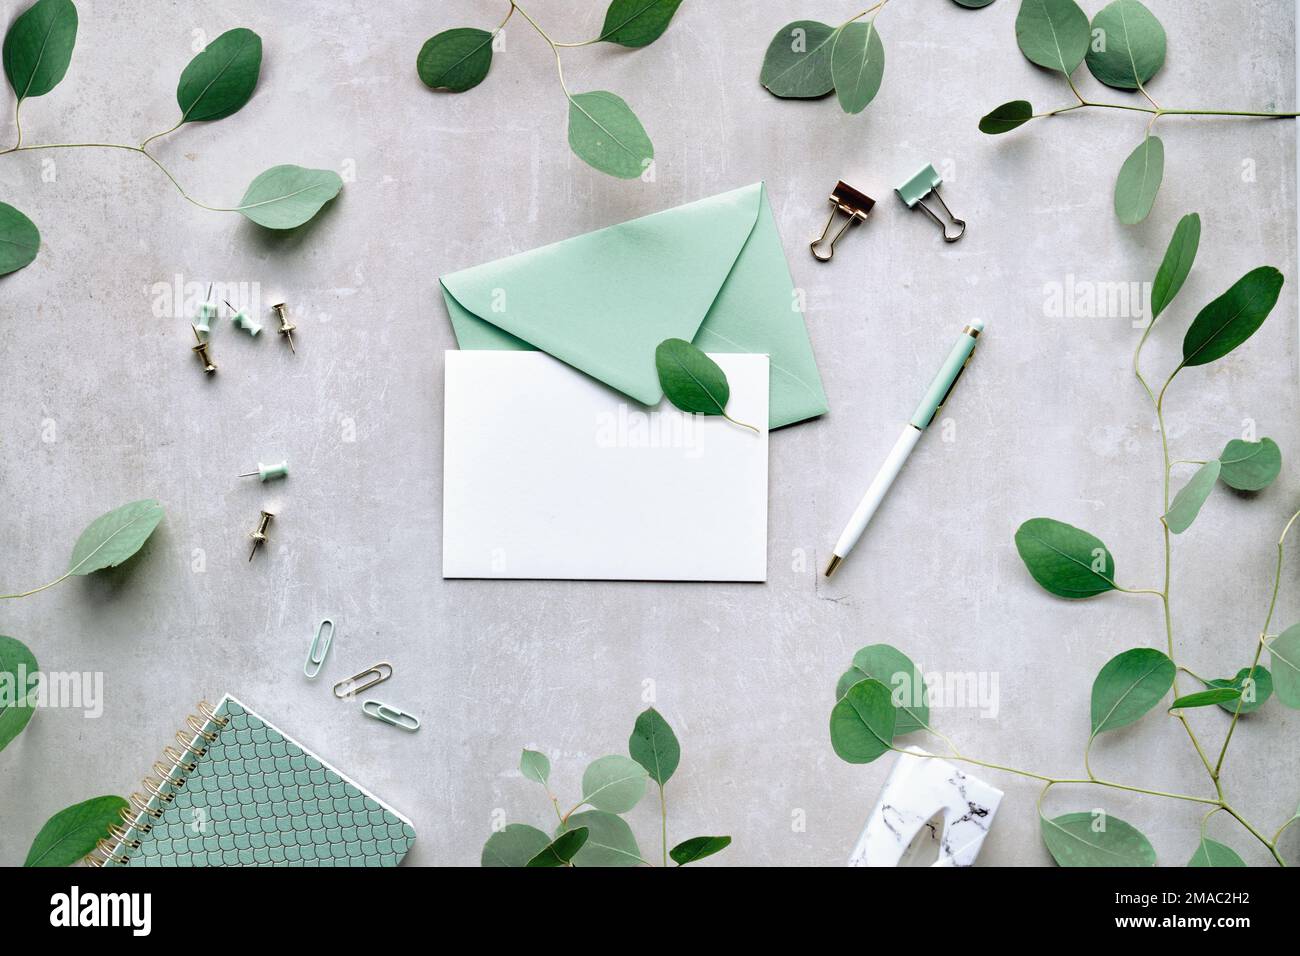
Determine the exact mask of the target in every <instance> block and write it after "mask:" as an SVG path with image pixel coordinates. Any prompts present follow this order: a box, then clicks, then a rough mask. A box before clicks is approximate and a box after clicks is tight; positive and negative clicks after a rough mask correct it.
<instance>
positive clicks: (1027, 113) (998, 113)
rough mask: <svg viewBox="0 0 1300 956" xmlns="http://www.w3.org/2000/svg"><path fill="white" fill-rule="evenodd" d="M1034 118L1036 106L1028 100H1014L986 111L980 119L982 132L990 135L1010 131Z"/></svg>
mask: <svg viewBox="0 0 1300 956" xmlns="http://www.w3.org/2000/svg"><path fill="white" fill-rule="evenodd" d="M1033 118H1034V108H1033V106H1032V105H1030V103H1029V101H1028V100H1012V101H1011V102H1010V103H1003V104H1002V105H1001V106H999V107H997V108H995V109H994V110H993V111H992V112H990V113H986V114H985V115H984V116H983V117H982V118H981V119H980V132H981V133H988V134H989V135H990V136H996V135H998V134H999V133H1009V132H1011V131H1012V130H1013V129H1016V128H1017V127H1019V126H1023V125H1024V124H1025V123H1028V122H1029V121H1030V120H1031V119H1033Z"/></svg>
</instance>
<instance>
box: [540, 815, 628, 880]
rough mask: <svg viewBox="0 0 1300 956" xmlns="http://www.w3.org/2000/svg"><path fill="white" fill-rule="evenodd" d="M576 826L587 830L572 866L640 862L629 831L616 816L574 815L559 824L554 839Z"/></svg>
mask: <svg viewBox="0 0 1300 956" xmlns="http://www.w3.org/2000/svg"><path fill="white" fill-rule="evenodd" d="M578 827H582V828H584V829H585V830H586V831H587V839H586V842H584V843H583V844H582V848H581V849H579V850H578V852H577V853H576V854H575V855H574V857H573V865H574V866H601V867H615V866H638V865H640V864H641V863H642V862H644V861H643V860H642V859H641V848H640V847H638V846H637V844H636V836H635V835H634V834H633V833H632V828H631V827H630V826H628V825H627V822H626V821H625V820H624V819H623V818H622V817H620V816H618V815H617V814H614V813H608V812H606V811H604V810H585V811H583V812H582V813H575V814H573V816H571V817H569V819H568V820H566V821H565V822H564V823H561V824H560V825H559V828H558V829H557V831H556V836H559V835H560V834H562V833H567V832H568V831H570V830H574V829H577V828H578Z"/></svg>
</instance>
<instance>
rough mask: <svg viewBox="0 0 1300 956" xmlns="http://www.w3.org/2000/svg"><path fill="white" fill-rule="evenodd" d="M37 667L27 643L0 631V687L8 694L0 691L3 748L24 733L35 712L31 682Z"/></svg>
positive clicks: (0, 736) (0, 724) (0, 726)
mask: <svg viewBox="0 0 1300 956" xmlns="http://www.w3.org/2000/svg"><path fill="white" fill-rule="evenodd" d="M38 669H39V668H38V666H37V664H36V655H34V654H33V653H32V652H31V650H30V649H28V647H27V645H26V644H24V643H23V642H22V641H20V640H17V639H16V638H12V637H5V636H4V635H3V634H0V688H5V687H7V688H8V692H7V693H0V750H4V749H5V748H6V747H8V746H9V744H11V743H12V742H13V739H14V738H15V737H17V736H18V735H19V734H20V733H22V732H23V728H24V727H26V726H27V724H28V722H29V721H30V720H31V719H32V716H33V715H34V714H35V713H36V707H35V705H34V702H33V701H32V700H31V698H30V696H29V693H28V692H29V690H31V689H32V688H31V687H30V686H29V684H28V682H29V681H30V680H31V679H32V677H33V676H34V675H35V674H36V672H37V670H38ZM20 671H21V672H22V673H21V674H20V673H19V672H20ZM20 677H21V680H20Z"/></svg>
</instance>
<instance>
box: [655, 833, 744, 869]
mask: <svg viewBox="0 0 1300 956" xmlns="http://www.w3.org/2000/svg"><path fill="white" fill-rule="evenodd" d="M729 846H731V837H729V836H700V837H691V838H690V839H689V840H683V841H682V842H681V843H679V844H677V845H676V846H675V847H673V848H672V849H671V850H669V851H668V855H669V857H671V858H672V861H673V862H674V863H676V864H677V865H678V866H685V865H686V864H687V863H694V862H695V861H696V860H702V859H704V858H705V857H706V856H713V854H715V853H719V852H721V851H722V850H725V849H726V848H727V847H729Z"/></svg>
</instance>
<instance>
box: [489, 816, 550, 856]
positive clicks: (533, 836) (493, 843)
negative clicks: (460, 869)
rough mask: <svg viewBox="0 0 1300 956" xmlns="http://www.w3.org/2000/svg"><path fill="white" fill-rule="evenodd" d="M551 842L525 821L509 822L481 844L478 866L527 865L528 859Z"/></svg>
mask: <svg viewBox="0 0 1300 956" xmlns="http://www.w3.org/2000/svg"><path fill="white" fill-rule="evenodd" d="M550 843H551V838H550V837H548V836H547V835H546V834H545V833H543V832H542V831H541V830H539V829H537V827H530V826H528V825H527V824H525V823H511V824H509V825H508V826H506V827H505V829H502V830H498V831H497V832H496V833H494V834H492V835H491V836H490V837H488V840H487V843H485V844H483V855H482V857H481V858H480V860H479V865H480V866H514V867H522V866H527V865H528V861H529V860H531V859H532V858H533V857H535V856H537V854H539V853H541V852H542V851H543V850H545V849H546V848H547V847H548V846H549V845H550Z"/></svg>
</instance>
